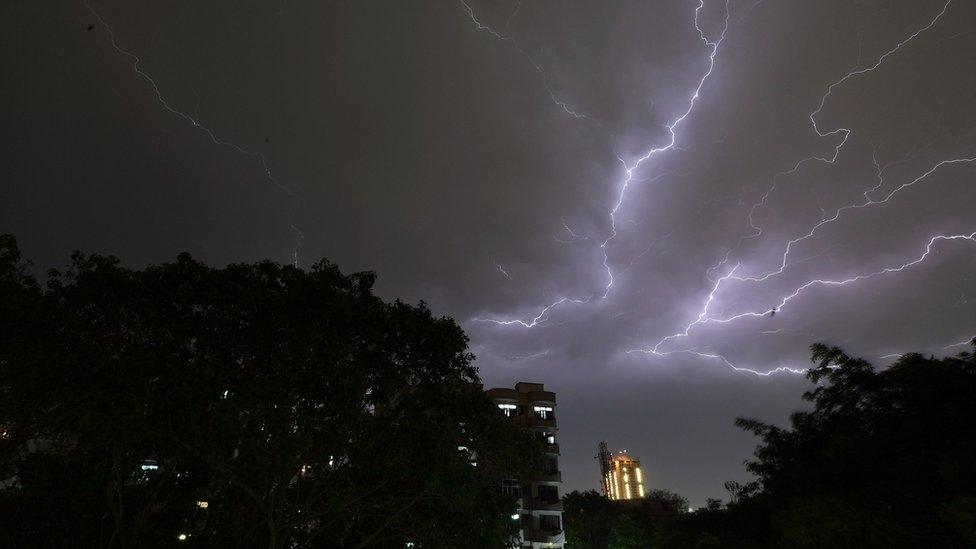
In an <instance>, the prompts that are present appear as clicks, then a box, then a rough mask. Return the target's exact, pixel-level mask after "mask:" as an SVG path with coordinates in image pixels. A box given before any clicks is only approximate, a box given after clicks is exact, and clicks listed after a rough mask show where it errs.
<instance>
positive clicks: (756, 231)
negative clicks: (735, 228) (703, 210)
mask: <svg viewBox="0 0 976 549" xmlns="http://www.w3.org/2000/svg"><path fill="white" fill-rule="evenodd" d="M951 3H952V0H947V1H946V3H945V5H943V6H942V10H941V11H939V13H937V14H936V15H935V17H933V18H932V20H931V21H929V23H928V24H927V25H925V26H924V27H922V28H920V29H918V30H916V31H915V32H913V33H912V34H910V35H909V36H907V37H906V38H904V39H902V40H901V41H900V42H898V43H897V44H895V45H894V46H893V47H892V48H891V49H889V50H888V51H886V52H884V53H883V54H881V56H879V57H878V59H877V60H876V61H875V62H874V64H873V65H871V66H869V67H864V68H855V69H853V70H850V71H848V72H847V74H845V75H844V76H842V77H840V78H839V79H837V80H835V81H833V82H831V83H830V84H828V85H827V90H826V91H825V92H824V94H823V95H822V96H821V97H820V104H819V105H817V108H816V109H814V110H813V111H812V112H811V113H810V114H809V116H808V118H809V119H810V125H811V127H812V128H813V131H814V132H815V133H816V134H817V136H818V137H820V138H821V139H822V138H826V137H830V136H834V135H838V134H839V135H840V136H841V139H840V141H839V142H838V143H837V144H836V145H835V146H834V154H833V155H832V156H830V157H821V156H808V157H806V158H803V159H800V160H799V161H797V162H796V163H795V164H794V165H793V167H792V168H790V169H788V170H786V171H782V172H779V173H777V174H776V175H774V176H773V181H772V184H771V185H770V187H769V189H768V190H767V191H766V193H765V194H763V196H762V198H761V199H760V200H759V202H757V203H755V204H753V206H752V208H751V209H750V210H749V225H750V227H751V228H752V229H753V234H752V235H750V236H749V237H748V238H755V237H758V236H760V235H762V228H761V227H759V226H758V225H756V222H755V213H756V210H758V209H759V208H761V207H763V206H765V205H766V201H767V200H768V199H769V197H770V195H771V194H772V193H773V191H775V190H776V186H777V183H776V181H777V179H779V178H780V177H784V176H787V175H792V174H794V173H796V172H797V171H798V170H799V169H800V167H801V166H803V165H804V164H806V163H808V162H813V161H819V162H824V163H827V164H833V163H835V162H836V161H837V157H838V156H840V151H841V149H843V148H844V145H845V144H846V143H847V140H848V139H849V138H850V136H851V133H852V132H851V130H850V129H849V128H844V127H838V128H834V129H833V130H828V131H823V130H821V129H820V126H819V125H818V124H817V116H818V115H819V114H820V113H821V112H822V111H823V109H824V107H825V106H826V105H827V100H828V99H829V98H830V96H831V95H833V93H834V88H836V87H837V86H840V85H842V84H844V83H845V82H847V81H848V80H850V79H852V78H855V77H858V76H861V75H864V74H867V73H869V72H873V71H874V70H876V69H877V68H878V67H880V66H881V65H883V64H884V62H885V60H887V59H888V58H889V57H891V56H892V55H894V54H895V53H897V52H898V51H899V50H901V49H902V48H903V47H904V46H905V45H906V44H908V43H910V42H911V41H913V40H915V38H917V37H918V36H919V35H921V34H922V33H924V32H925V31H927V30H929V29H931V28H932V27H934V26H935V24H936V23H938V22H939V20H940V19H942V16H943V15H945V13H946V12H947V11H948V10H949V5H950V4H951ZM858 55H859V56H860V53H859V54H858Z"/></svg>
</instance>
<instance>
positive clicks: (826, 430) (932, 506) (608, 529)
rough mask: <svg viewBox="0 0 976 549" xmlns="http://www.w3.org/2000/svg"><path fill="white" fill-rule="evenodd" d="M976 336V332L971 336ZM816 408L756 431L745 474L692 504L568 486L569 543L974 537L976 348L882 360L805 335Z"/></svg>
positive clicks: (907, 543)
mask: <svg viewBox="0 0 976 549" xmlns="http://www.w3.org/2000/svg"><path fill="white" fill-rule="evenodd" d="M974 344H976V341H974ZM813 361H814V364H815V365H814V367H813V368H812V369H811V370H810V371H809V373H808V374H807V377H808V378H809V379H810V381H811V382H812V383H813V384H814V388H813V389H811V390H809V391H807V392H806V393H804V395H803V398H804V399H805V400H808V401H810V402H811V403H812V409H811V410H809V411H804V412H796V413H794V414H793V415H792V416H791V417H790V428H788V429H783V428H779V427H775V426H773V425H769V424H766V423H763V422H761V421H757V420H754V419H743V418H740V419H738V420H736V424H737V425H738V426H739V427H742V428H743V429H746V430H748V431H751V432H753V433H755V434H756V435H757V436H758V437H759V438H760V440H761V442H760V444H759V446H758V447H757V448H756V452H755V459H754V460H753V461H750V462H747V464H746V468H747V469H748V470H749V471H750V472H752V473H753V474H754V475H755V476H756V479H757V480H756V481H755V482H752V483H749V484H747V485H744V486H742V485H739V484H737V483H734V482H730V483H726V486H725V488H726V490H727V491H728V496H727V502H726V503H725V504H724V505H723V504H722V503H721V502H720V501H718V500H709V504H708V505H707V506H706V507H705V508H702V509H698V510H697V511H695V512H691V513H689V512H687V511H686V510H685V506H681V505H671V506H668V505H666V504H665V505H662V503H661V502H662V501H664V502H665V503H666V502H667V501H668V500H672V501H678V502H680V501H681V500H680V498H678V497H676V496H673V495H671V494H667V493H665V494H664V495H666V496H667V497H662V493H651V494H649V497H648V499H647V501H644V502H636V503H635V502H609V501H606V500H605V499H603V498H602V497H600V496H599V495H598V494H596V493H595V492H590V493H576V492H574V493H571V494H567V495H566V496H565V497H564V499H563V501H564V504H565V508H566V511H565V521H566V530H567V536H568V537H567V540H569V541H570V543H569V546H570V547H586V548H629V547H635V548H636V547H661V548H666V547H667V548H670V547H690V548H708V547H760V548H766V547H769V548H772V547H791V548H811V549H812V548H822V547H851V548H855V547H906V548H907V547H940V548H941V547H976V355H974V354H973V353H969V352H964V353H961V354H960V355H959V356H957V357H951V358H942V359H936V358H933V357H924V356H922V355H918V354H908V355H904V356H902V357H901V359H900V360H898V361H897V362H896V363H895V364H893V365H892V366H890V367H888V368H885V369H883V370H880V371H877V370H875V369H874V368H873V367H872V366H871V364H869V363H868V362H866V361H864V360H863V359H859V358H852V357H850V356H848V355H846V354H845V353H844V352H842V351H841V350H839V349H836V348H831V347H827V346H825V345H819V344H818V345H814V346H813Z"/></svg>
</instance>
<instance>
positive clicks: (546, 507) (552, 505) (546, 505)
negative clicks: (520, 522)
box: [525, 498, 563, 511]
mask: <svg viewBox="0 0 976 549" xmlns="http://www.w3.org/2000/svg"><path fill="white" fill-rule="evenodd" d="M525 508H526V509H528V510H530V511H562V510H563V502H562V501H559V500H558V499H555V500H548V499H539V498H528V501H526V504H525Z"/></svg>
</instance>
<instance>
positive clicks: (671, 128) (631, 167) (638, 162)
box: [461, 0, 731, 328]
mask: <svg viewBox="0 0 976 549" xmlns="http://www.w3.org/2000/svg"><path fill="white" fill-rule="evenodd" d="M729 2H730V0H726V1H725V19H724V23H723V26H722V31H721V33H720V34H719V37H718V38H717V39H715V40H712V39H710V38H709V37H708V35H707V34H706V33H705V31H704V29H702V27H701V23H700V21H699V17H700V15H701V11H702V9H703V8H704V7H705V0H699V2H698V6H697V7H696V8H695V16H694V26H695V30H696V31H697V32H698V36H699V38H700V39H701V41H702V43H703V44H704V45H705V46H706V48H708V69H707V70H706V71H705V73H704V74H703V75H702V76H701V78H700V79H699V80H698V85H697V86H696V87H695V89H694V91H693V92H692V93H691V95H690V97H689V98H688V107H687V108H686V109H685V111H684V112H682V113H680V115H679V116H678V117H677V118H675V119H674V120H673V121H671V122H669V123H668V124H667V125H666V126H665V128H666V129H667V132H668V140H667V142H666V143H665V144H663V145H660V146H657V147H652V148H650V149H648V150H647V151H645V152H644V154H642V155H641V156H639V157H637V158H636V159H635V160H632V161H631V162H627V161H625V160H624V159H623V158H620V157H619V156H618V157H617V159H618V160H620V163H621V164H622V166H623V169H624V174H625V175H624V178H623V181H622V182H621V184H620V190H619V192H618V194H617V200H616V202H615V203H614V205H613V207H612V208H611V209H610V212H609V218H610V234H609V236H608V237H607V238H606V239H605V240H604V241H603V242H602V243H601V244H600V249H601V251H602V252H603V262H602V266H603V269H604V270H605V271H606V273H607V284H606V286H605V287H604V291H603V295H602V296H600V297H599V299H600V300H602V299H606V298H607V296H608V295H610V290H611V288H612V287H613V283H614V274H613V269H612V268H611V267H610V257H609V252H608V249H607V247H608V245H609V244H610V242H611V241H613V239H614V238H616V236H617V221H616V215H617V212H618V211H619V210H620V208H621V207H622V206H623V203H624V198H625V196H626V194H627V189H628V188H629V187H630V185H631V184H632V183H634V172H635V171H636V170H637V169H639V168H640V167H641V166H643V165H644V164H645V163H646V162H648V161H650V160H651V159H652V158H654V157H655V156H657V155H659V154H661V153H665V152H668V151H671V150H674V149H675V148H676V147H675V145H676V142H677V139H678V136H677V133H676V131H677V129H678V128H679V126H681V124H682V123H683V122H684V121H685V120H686V119H687V118H688V117H689V116H690V115H691V113H692V112H693V111H694V110H695V105H696V104H697V102H698V98H699V97H700V95H701V90H702V88H703V87H704V86H705V82H706V81H708V78H709V76H711V74H712V71H713V70H714V69H715V57H716V56H717V55H718V48H719V46H720V45H721V44H722V42H723V41H724V40H725V35H726V33H727V32H728V29H729V17H730V15H731V12H730V8H729ZM461 3H462V4H463V5H464V6H465V8H466V11H467V12H468V15H469V17H470V18H471V19H472V21H474V23H475V25H476V26H477V28H478V29H479V30H485V31H487V32H489V33H490V34H491V35H492V36H495V37H496V38H498V39H501V40H506V41H512V42H513V43H514V40H513V39H511V38H510V37H505V36H504V35H502V34H500V33H498V32H496V31H494V30H493V29H491V28H490V27H488V26H487V25H484V24H483V23H481V22H480V21H479V20H478V19H477V18H476V17H475V16H474V11H473V10H472V9H471V7H470V6H469V5H468V4H466V3H465V2H464V1H463V0H461ZM664 175H668V174H661V175H660V176H657V177H658V178H659V177H663V176H664ZM563 226H564V228H565V229H566V230H567V231H569V232H570V234H572V235H574V236H575V233H573V231H572V230H571V229H570V228H569V227H568V226H566V225H565V223H564V224H563ZM557 240H558V239H557ZM645 253H646V252H645ZM590 301H591V299H589V298H587V299H574V298H568V297H563V298H560V299H558V300H556V301H555V302H553V303H550V304H549V305H547V306H546V307H545V308H543V309H542V311H541V312H540V313H539V314H538V315H537V316H535V317H534V318H533V319H531V320H530V321H524V320H521V319H513V320H497V319H486V318H474V319H472V320H474V321H476V322H490V323H494V324H499V325H503V326H513V325H517V326H522V327H525V328H533V327H535V326H538V325H539V324H540V322H541V321H542V319H547V318H548V315H549V312H550V311H551V310H552V309H553V308H554V307H557V306H559V305H562V304H564V303H575V304H582V303H589V302H590Z"/></svg>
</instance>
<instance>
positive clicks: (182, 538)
mask: <svg viewBox="0 0 976 549" xmlns="http://www.w3.org/2000/svg"><path fill="white" fill-rule="evenodd" d="M189 538H190V535H189V534H180V535H178V536H176V539H178V540H180V541H186V540H187V539H189Z"/></svg>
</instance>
